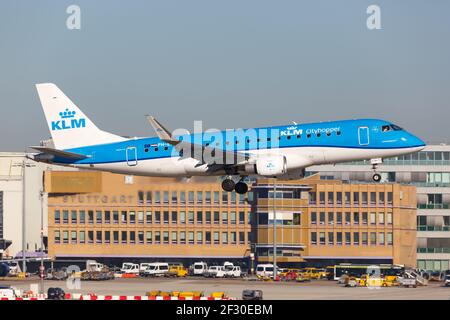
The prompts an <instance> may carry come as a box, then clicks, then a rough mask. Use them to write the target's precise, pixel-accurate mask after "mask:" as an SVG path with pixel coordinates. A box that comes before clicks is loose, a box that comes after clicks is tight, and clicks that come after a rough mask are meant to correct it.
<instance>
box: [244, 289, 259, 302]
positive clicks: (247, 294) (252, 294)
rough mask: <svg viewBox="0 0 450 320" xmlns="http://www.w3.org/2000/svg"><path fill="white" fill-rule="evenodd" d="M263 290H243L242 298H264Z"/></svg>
mask: <svg viewBox="0 0 450 320" xmlns="http://www.w3.org/2000/svg"><path fill="white" fill-rule="evenodd" d="M262 299H263V292H262V291H261V290H244V291H242V300H262Z"/></svg>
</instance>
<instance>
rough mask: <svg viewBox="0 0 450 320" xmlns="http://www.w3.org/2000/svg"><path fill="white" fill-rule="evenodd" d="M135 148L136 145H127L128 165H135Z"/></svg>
mask: <svg viewBox="0 0 450 320" xmlns="http://www.w3.org/2000/svg"><path fill="white" fill-rule="evenodd" d="M137 163H138V161H137V148H136V147H128V148H127V164H128V165H129V166H130V167H134V166H137Z"/></svg>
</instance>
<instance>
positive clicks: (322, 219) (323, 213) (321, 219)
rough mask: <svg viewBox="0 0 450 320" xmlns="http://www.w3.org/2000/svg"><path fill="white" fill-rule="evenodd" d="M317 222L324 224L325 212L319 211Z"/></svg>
mask: <svg viewBox="0 0 450 320" xmlns="http://www.w3.org/2000/svg"><path fill="white" fill-rule="evenodd" d="M319 224H321V225H324V224H325V212H320V213H319Z"/></svg>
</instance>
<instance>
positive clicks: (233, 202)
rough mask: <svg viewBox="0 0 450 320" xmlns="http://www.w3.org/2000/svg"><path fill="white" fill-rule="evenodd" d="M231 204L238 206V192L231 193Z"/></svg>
mask: <svg viewBox="0 0 450 320" xmlns="http://www.w3.org/2000/svg"><path fill="white" fill-rule="evenodd" d="M230 194H231V203H232V204H236V192H234V191H233V192H231V193H230Z"/></svg>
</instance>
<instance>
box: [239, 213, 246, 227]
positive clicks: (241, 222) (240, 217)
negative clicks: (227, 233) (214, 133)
mask: <svg viewBox="0 0 450 320" xmlns="http://www.w3.org/2000/svg"><path fill="white" fill-rule="evenodd" d="M239 224H245V212H244V211H239Z"/></svg>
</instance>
